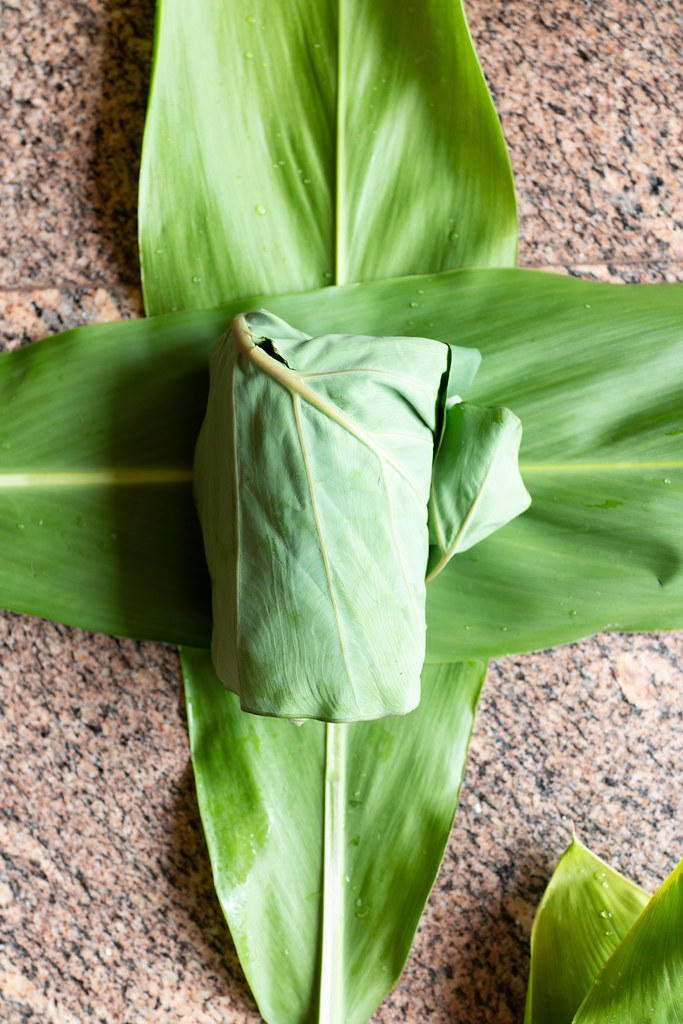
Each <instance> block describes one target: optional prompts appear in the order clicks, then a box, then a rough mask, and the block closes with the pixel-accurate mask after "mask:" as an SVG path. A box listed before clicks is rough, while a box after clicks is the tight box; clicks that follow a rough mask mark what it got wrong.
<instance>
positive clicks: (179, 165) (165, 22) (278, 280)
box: [139, 0, 517, 313]
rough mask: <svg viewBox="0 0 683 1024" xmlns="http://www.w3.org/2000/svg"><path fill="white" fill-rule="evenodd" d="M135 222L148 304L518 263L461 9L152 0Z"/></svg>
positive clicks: (437, 1)
mask: <svg viewBox="0 0 683 1024" xmlns="http://www.w3.org/2000/svg"><path fill="white" fill-rule="evenodd" d="M139 222H140V252H141V262H142V275H143V284H144V292H145V303H146V308H147V311H148V313H159V312H168V311H169V310H174V309H186V308H201V307H207V306H211V305H217V304H219V303H221V302H225V301H226V300H227V299H228V298H230V297H235V298H238V297H239V296H247V295H253V294H256V293H259V292H271V293H277V292H288V291H299V290H302V289H305V288H315V287H318V286H322V285H325V284H330V283H332V282H334V283H337V284H339V283H343V282H346V281H356V280H365V279H375V278H380V277H389V276H397V275H400V274H413V273H427V272H431V271H440V270H446V269H450V268H455V267H460V266H467V265H470V266H472V265H479V266H483V265H491V266H503V265H506V264H510V263H514V260H515V252H516V230H517V225H516V211H515V200H514V191H513V184H512V174H511V171H510V166H509V161H508V157H507V153H506V150H505V144H504V141H503V137H502V134H501V131H500V126H499V123H498V119H497V117H496V114H495V111H494V108H493V104H492V102H491V99H490V96H489V94H488V91H487V88H486V84H485V81H484V77H483V75H482V73H481V70H480V68H479V65H478V63H477V59H476V56H475V53H474V49H473V47H472V42H471V39H470V36H469V31H468V28H467V23H466V21H465V16H464V12H463V8H462V4H461V3H460V2H458V0H456V2H452V0H432V2H431V3H430V4H428V5H422V6H421V7H420V9H419V13H416V12H415V11H414V10H413V9H412V8H411V7H410V6H404V5H402V4H396V3H393V2H391V3H390V2H388V0H376V2H374V3H372V4H368V3H363V2H361V0H336V2H332V0H323V2H322V3H321V2H319V0H292V2H290V3H287V4H272V3H267V2H266V0H249V2H248V3H247V2H246V0H232V2H231V3H219V2H211V3H209V2H206V0H205V2H202V3H195V4H193V5H192V7H191V8H190V7H189V6H188V5H187V3H185V2H183V0H163V2H161V3H159V5H158V21H157V40H156V50H155V59H154V70H153V79H152V89H151V95H150V102H149V110H148V118H147V125H146V130H145V138H144V145H143V157H142V169H141V176H140V209H139ZM242 308H245V307H244V306H242Z"/></svg>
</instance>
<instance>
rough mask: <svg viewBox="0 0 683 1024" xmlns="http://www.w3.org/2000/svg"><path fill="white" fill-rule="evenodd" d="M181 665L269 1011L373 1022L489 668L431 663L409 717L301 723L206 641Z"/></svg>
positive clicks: (220, 866)
mask: <svg viewBox="0 0 683 1024" xmlns="http://www.w3.org/2000/svg"><path fill="white" fill-rule="evenodd" d="M183 670H184V673H185V684H186V694H187V710H188V724H189V730H190V742H191V746H192V757H193V763H194V770H195V778H196V782H197V793H198V798H199V806H200V811H201V815H202V821H203V825H204V830H205V833H206V837H207V843H208V846H209V853H210V855H211V861H212V866H213V872H214V880H215V884H216V890H217V892H218V895H219V899H220V901H221V905H222V907H223V910H224V913H225V915H226V918H227V920H228V923H229V925H230V929H231V932H232V935H233V939H234V941H235V945H236V947H237V952H238V954H239V957H240V961H241V963H242V966H243V968H244V971H245V974H246V976H247V979H248V981H249V984H250V986H251V988H252V991H253V992H254V995H255V996H256V999H257V1002H258V1004H259V1008H260V1010H261V1013H262V1014H263V1016H264V1017H265V1019H266V1020H268V1021H271V1022H273V1021H277V1022H278V1024H301V1022H317V1021H323V1020H324V1021H326V1022H327V1024H361V1022H363V1021H366V1020H367V1019H368V1017H369V1016H370V1014H371V1013H372V1011H373V1010H374V1008H375V1007H376V1005H377V1004H378V1003H379V1001H380V1000H381V999H382V997H383V996H384V994H385V993H386V991H387V990H388V989H389V988H390V987H391V985H392V984H393V983H394V981H395V980H396V978H397V977H398V975H399V974H400V971H401V969H402V967H403V963H404V961H405V959H406V956H407V954H408V950H409V948H410V943H411V941H412V937H413V933H414V930H415V927H416V925H417V922H418V919H419V916H420V914H421V912H422V908H423V905H424V902H425V900H426V898H427V895H428V893H429V890H430V888H431V886H432V883H433V881H434V877H435V875H436V872H437V869H438V866H439V862H440V860H441V856H442V854H443V849H444V846H445V843H446V840H447V838H448V834H449V831H450V827H451V823H452V820H453V815H454V813H455V806H456V803H457V797H458V793H459V790H460V785H461V782H462V776H463V771H464V765H465V758H466V753H467V744H468V742H469V736H470V731H471V728H472V724H473V720H474V712H475V709H476V705H477V701H478V698H479V693H480V689H481V685H482V682H483V677H484V671H485V666H484V665H483V664H482V663H470V664H467V665H460V666H456V665H452V666H446V665H443V666H438V667H427V668H426V669H425V672H424V675H423V680H422V691H423V696H422V700H421V703H420V707H419V708H418V709H417V710H416V711H414V712H412V713H411V714H409V715H405V716H401V717H397V718H388V719H383V720H382V721H380V722H360V723H357V724H353V725H324V724H323V723H320V722H306V723H304V724H303V725H301V726H300V727H297V726H295V725H294V724H292V723H289V722H284V721H282V720H277V719H268V718H260V717H257V716H254V715H249V714H245V713H244V712H242V711H240V707H239V701H238V699H237V697H235V696H234V695H232V694H230V693H228V692H227V691H226V690H224V689H223V687H222V685H221V683H220V682H219V680H218V679H217V677H216V676H215V674H214V673H213V670H212V668H211V663H210V660H209V656H208V654H207V653H206V652H204V651H196V650H188V649H185V650H184V651H183ZM406 792H409V794H410V799H408V800H407V799H406ZM397 812H398V813H397ZM283 866H286V868H285V867H283Z"/></svg>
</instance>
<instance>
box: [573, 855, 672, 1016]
mask: <svg viewBox="0 0 683 1024" xmlns="http://www.w3.org/2000/svg"><path fill="white" fill-rule="evenodd" d="M617 1021H618V1022H619V1024H621V1022H622V1021H624V1022H625V1021H629V1022H630V1021H634V1022H635V1021H647V1024H681V1022H682V1021H683V862H681V863H680V864H679V865H678V867H676V868H675V869H674V871H673V872H672V873H671V874H670V875H669V877H668V878H667V880H666V881H665V882H664V883H663V884H662V885H661V886H660V887H659V889H658V890H657V892H656V893H655V894H654V896H653V897H652V899H651V900H650V902H649V903H648V905H647V906H646V908H645V909H644V910H643V912H642V914H641V915H640V917H639V918H638V919H637V921H636V922H635V924H634V925H633V927H632V928H631V930H630V932H629V933H628V935H626V937H625V938H624V940H623V942H622V943H621V945H620V946H619V947H618V948H617V949H616V950H615V951H614V953H613V954H612V956H611V957H610V959H609V960H608V961H607V963H606V964H605V966H604V967H603V969H602V971H601V972H600V974H599V975H598V977H597V979H596V981H595V984H594V985H593V987H592V988H591V990H590V992H589V993H588V995H587V996H586V998H585V1000H584V1001H583V1003H582V1004H581V1007H580V1008H579V1011H578V1013H577V1014H576V1016H575V1017H574V1024H615V1022H617Z"/></svg>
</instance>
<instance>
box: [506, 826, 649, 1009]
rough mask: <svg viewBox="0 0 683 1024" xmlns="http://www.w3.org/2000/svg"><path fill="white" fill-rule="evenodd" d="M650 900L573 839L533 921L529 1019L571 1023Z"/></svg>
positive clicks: (528, 996) (528, 1004)
mask: <svg viewBox="0 0 683 1024" xmlns="http://www.w3.org/2000/svg"><path fill="white" fill-rule="evenodd" d="M648 899H649V897H648V895H647V893H645V892H643V890H642V889H639V888H638V886H637V885H634V884H633V883H632V882H629V881H628V879H626V878H624V877H623V876H622V875H620V874H618V872H616V871H614V870H612V868H610V867H609V866H608V865H607V864H604V863H603V862H602V861H601V860H600V859H599V858H598V857H596V856H595V855H594V854H593V853H591V851H590V850H588V849H587V848H586V847H585V846H584V845H583V844H582V843H580V842H579V841H578V840H577V839H574V840H573V842H572V843H571V845H570V846H569V848H568V850H567V851H566V852H565V854H564V855H563V857H562V858H561V860H560V862H559V864H558V865H557V867H556V868H555V871H554V872H553V876H552V878H551V880H550V883H549V885H548V888H547V889H546V892H545V895H544V896H543V900H542V902H541V905H540V906H539V908H538V911H537V913H536V918H535V920H534V927H533V931H532V933H531V969H530V974H529V986H528V989H527V1002H526V1013H525V1016H524V1021H525V1024H572V1021H573V1020H574V1014H575V1013H576V1011H577V1009H578V1007H579V1006H580V1004H581V1003H582V1001H583V999H584V996H585V995H586V993H587V992H588V991H589V989H590V987H591V985H592V984H593V981H594V979H595V977H596V975H597V973H598V971H599V970H600V969H601V967H602V966H603V965H604V964H605V963H606V962H607V960H608V959H609V957H610V956H611V955H612V953H613V952H614V950H615V949H616V948H617V947H618V946H619V944H620V942H621V941H622V940H623V938H624V936H625V935H626V933H627V932H628V930H629V928H630V927H631V925H632V924H633V922H634V921H635V920H636V918H637V917H638V915H639V914H640V912H641V910H642V909H643V907H644V906H645V905H646V904H647V902H648ZM619 1019H620V1020H624V1021H626V1020H628V1019H629V1018H628V1017H623V1018H619Z"/></svg>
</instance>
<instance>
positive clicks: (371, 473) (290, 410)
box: [195, 312, 450, 722]
mask: <svg viewBox="0 0 683 1024" xmlns="http://www.w3.org/2000/svg"><path fill="white" fill-rule="evenodd" d="M449 360H450V352H449V349H448V346H446V345H443V344H441V343H440V342H438V341H431V340H428V339H426V338H388V337H382V338H368V337H366V336H364V335H322V336H319V337H315V338H311V337H309V336H308V335H305V334H301V333H300V332H296V331H293V330H292V328H290V327H289V325H287V324H285V323H283V322H282V321H281V320H278V319H277V317H273V316H270V315H269V314H267V313H265V312H261V313H258V314H256V315H252V314H247V315H246V316H238V317H236V318H235V320H234V321H233V323H232V327H231V330H230V332H229V333H228V334H226V335H225V336H224V337H223V339H222V340H221V342H220V344H219V345H218V347H217V348H216V350H215V351H214V354H213V356H212V358H211V388H210V392H209V401H208V407H207V414H206V419H205V420H204V425H203V427H202V430H201V433H200V435H199V441H198V443H197V453H196V460H195V470H196V472H195V494H196V497H197V507H198V510H199V517H200V520H201V523H202V528H203V533H204V543H205V547H206V554H207V561H208V565H209V570H210V572H211V579H212V584H213V586H212V589H213V642H212V654H213V663H214V665H215V667H216V671H217V673H218V675H219V677H220V678H221V680H222V681H223V682H224V683H225V684H226V685H227V686H229V687H230V689H231V690H233V691H234V692H235V693H237V694H238V695H239V697H240V702H241V706H242V708H243V709H244V710H245V711H252V712H255V713H257V714H266V715H278V716H284V717H293V718H318V719H322V720H324V721H333V722H344V721H346V722H349V721H351V722H353V721H360V720H365V719H372V718H381V717H382V716H384V715H392V714H405V713H406V712H407V711H412V710H413V708H415V707H416V706H417V704H418V702H419V699H420V672H421V670H422V665H423V663H424V654H425V611H424V609H425V579H424V576H425V566H426V564H427V548H428V531H427V501H428V497H429V490H430V482H431V476H432V462H433V458H434V444H435V434H436V430H437V417H438V415H439V401H440V400H441V399H440V395H441V391H442V384H444V385H445V380H446V375H447V373H448V370H449Z"/></svg>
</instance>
